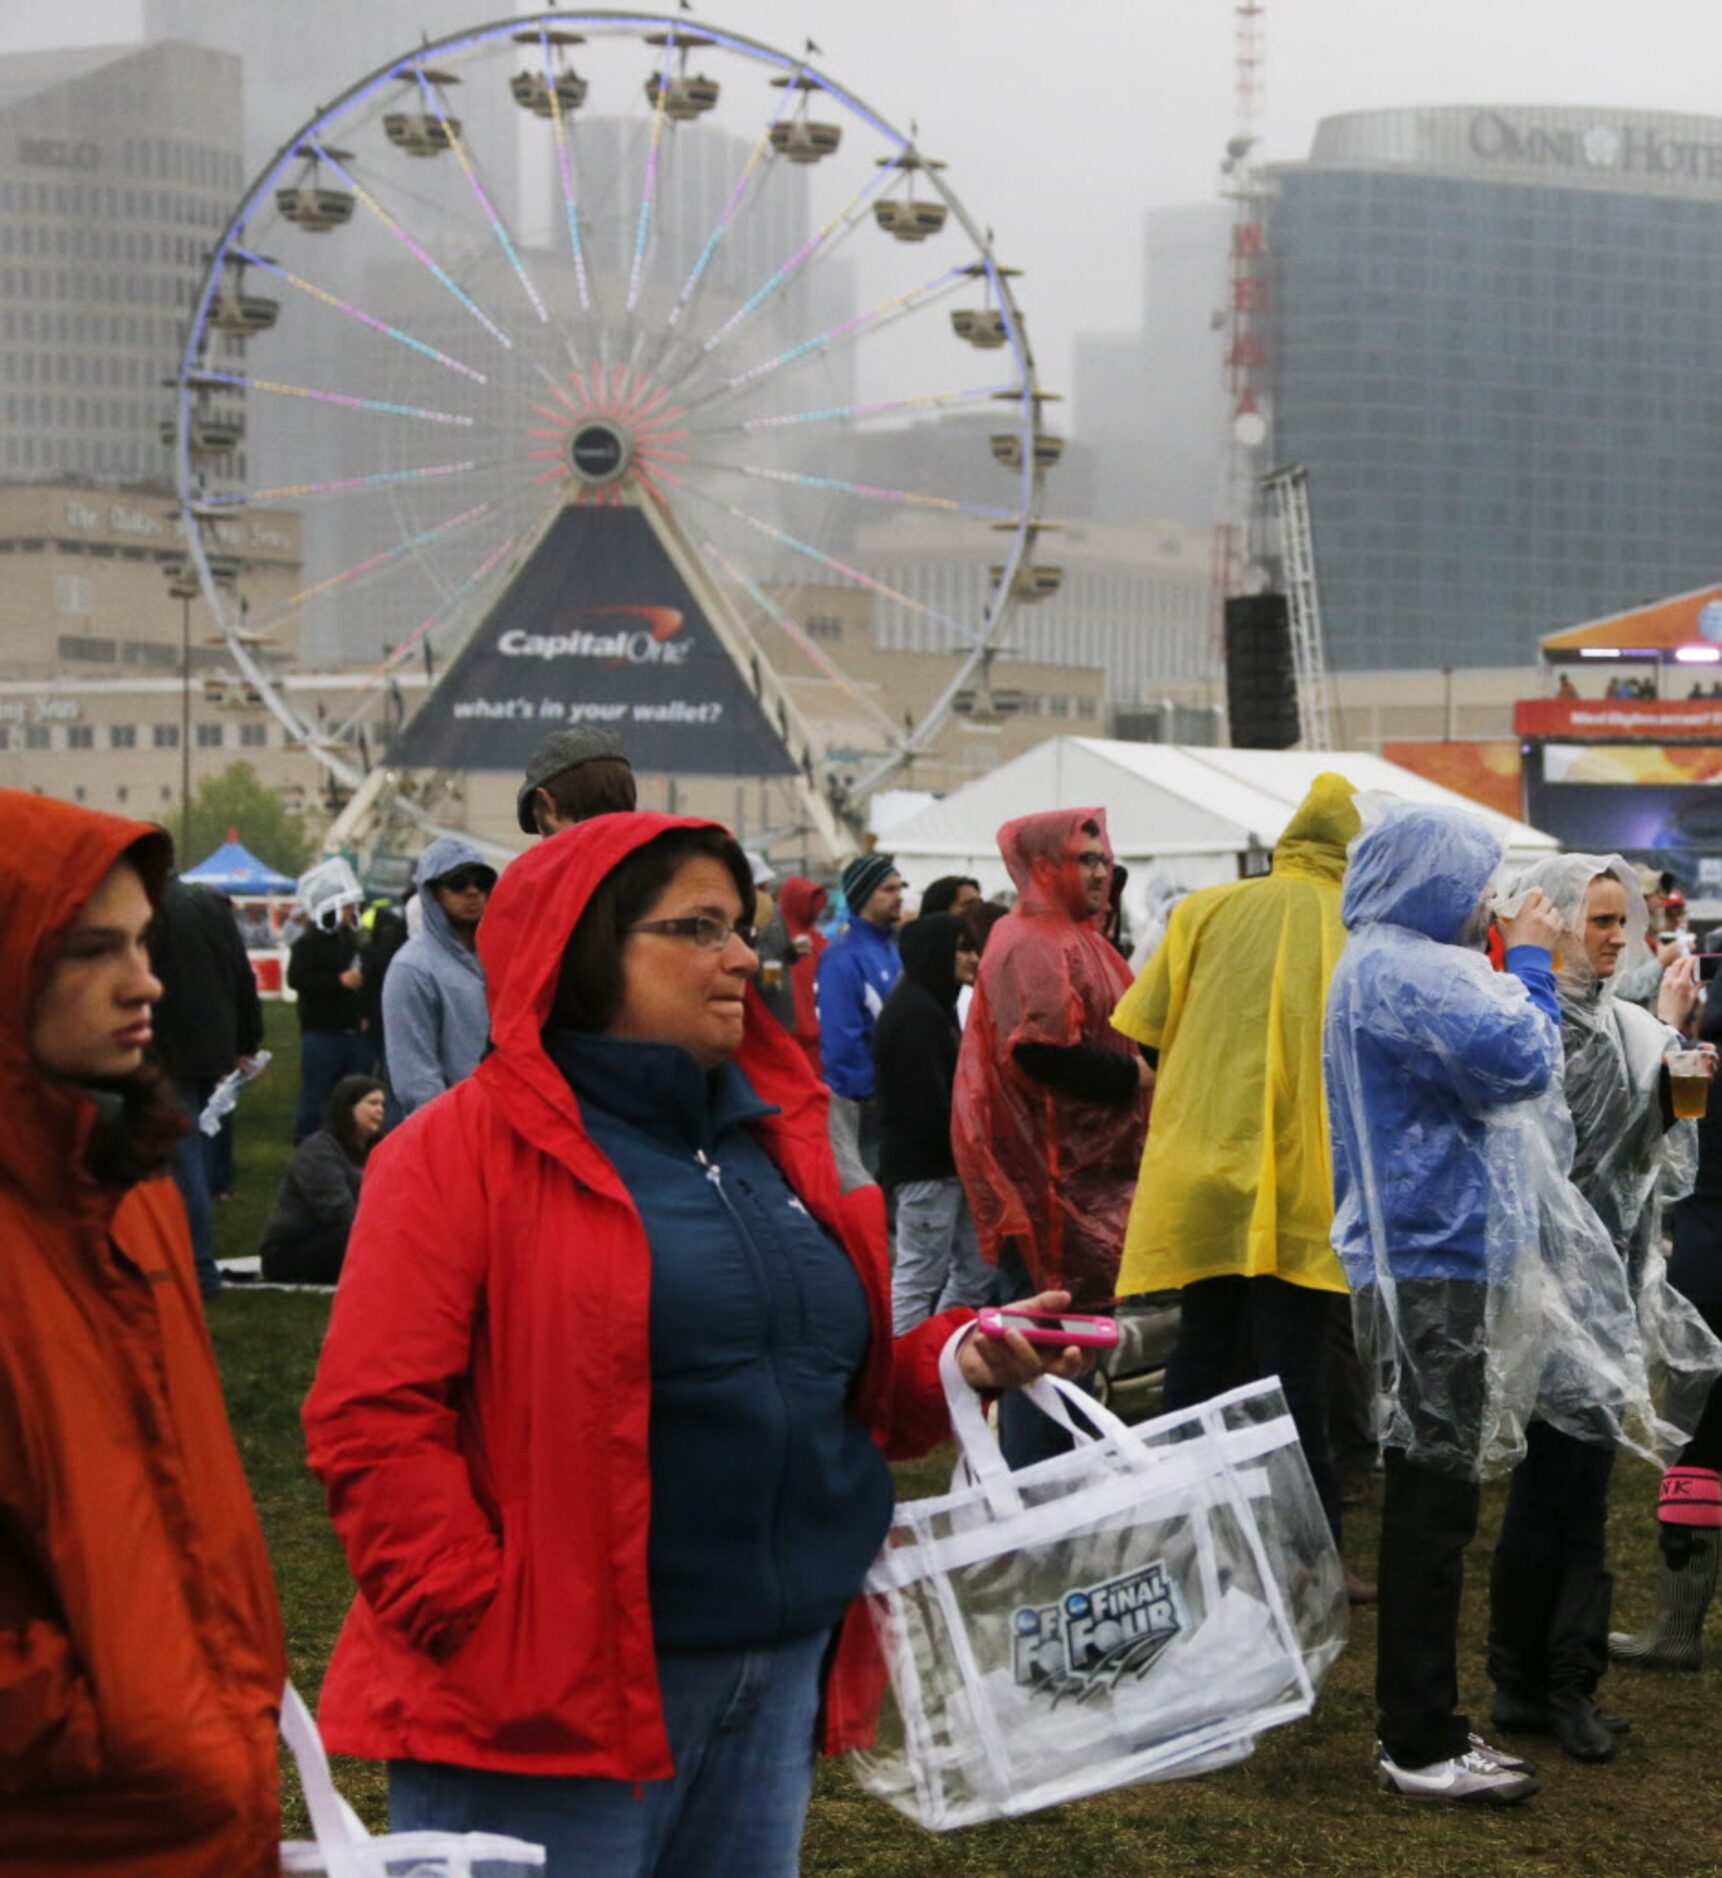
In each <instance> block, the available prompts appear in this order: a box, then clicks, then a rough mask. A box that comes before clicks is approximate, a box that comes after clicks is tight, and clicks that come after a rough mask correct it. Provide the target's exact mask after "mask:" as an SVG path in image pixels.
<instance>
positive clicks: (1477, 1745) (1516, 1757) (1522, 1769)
mask: <svg viewBox="0 0 1722 1878" xmlns="http://www.w3.org/2000/svg"><path fill="white" fill-rule="evenodd" d="M1467 1739H1468V1740H1469V1741H1470V1744H1471V1752H1472V1753H1473V1754H1481V1755H1484V1756H1485V1757H1486V1758H1487V1759H1489V1760H1491V1761H1493V1762H1494V1763H1495V1765H1496V1766H1497V1767H1504V1768H1506V1770H1507V1772H1508V1773H1510V1774H1534V1773H1535V1772H1536V1771H1537V1770H1536V1769H1535V1768H1534V1767H1533V1766H1532V1765H1531V1763H1530V1762H1529V1761H1527V1760H1526V1759H1525V1758H1524V1756H1523V1755H1522V1754H1510V1753H1509V1752H1508V1751H1507V1750H1506V1749H1505V1748H1498V1747H1496V1746H1495V1745H1494V1744H1493V1742H1489V1741H1485V1740H1484V1739H1483V1737H1482V1736H1481V1735H1470V1736H1468V1737H1467Z"/></svg>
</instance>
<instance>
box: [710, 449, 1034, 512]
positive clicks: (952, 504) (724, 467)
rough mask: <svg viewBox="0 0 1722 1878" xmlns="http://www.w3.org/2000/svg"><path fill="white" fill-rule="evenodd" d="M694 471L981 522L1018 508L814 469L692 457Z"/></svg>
mask: <svg viewBox="0 0 1722 1878" xmlns="http://www.w3.org/2000/svg"><path fill="white" fill-rule="evenodd" d="M687 461H688V465H689V467H690V468H691V469H704V470H717V471H720V472H722V473H723V474H726V475H733V476H751V477H753V478H754V479H755V480H756V481H758V482H770V483H790V484H793V485H794V486H796V487H797V488H801V489H825V490H829V491H830V492H831V493H832V494H833V495H842V496H854V497H856V498H857V499H858V500H860V501H863V502H889V503H891V504H892V505H893V506H897V505H900V504H904V503H906V504H908V505H909V506H910V507H911V508H919V509H941V510H943V511H944V512H945V513H946V514H951V515H973V516H976V517H978V518H979V519H980V520H982V521H1006V522H1008V521H1013V520H1014V519H1015V518H1016V510H1015V509H1001V508H999V507H997V506H995V505H994V504H991V503H986V502H962V501H959V500H958V499H957V498H956V497H955V496H934V495H926V494H921V493H917V492H916V491H915V490H913V489H885V488H881V487H879V486H878V485H877V484H874V483H852V482H845V481H844V479H843V478H842V477H840V476H816V475H814V474H813V472H812V471H811V470H787V469H769V468H767V467H766V466H764V465H763V464H757V463H729V462H724V461H722V460H721V459H719V458H717V457H702V456H690V457H689V458H688V459H687Z"/></svg>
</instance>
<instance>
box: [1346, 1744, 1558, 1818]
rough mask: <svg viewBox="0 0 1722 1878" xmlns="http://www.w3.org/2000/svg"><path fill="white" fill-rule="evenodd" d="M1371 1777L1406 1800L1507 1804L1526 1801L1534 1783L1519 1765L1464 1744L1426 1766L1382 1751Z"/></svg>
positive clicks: (1532, 1790) (1534, 1786) (1380, 1785)
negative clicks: (1401, 1762) (1401, 1760)
mask: <svg viewBox="0 0 1722 1878" xmlns="http://www.w3.org/2000/svg"><path fill="white" fill-rule="evenodd" d="M1375 1780H1376V1785H1377V1786H1379V1787H1380V1788H1381V1789H1382V1790H1383V1791H1384V1792H1386V1793H1397V1794H1399V1795H1400V1796H1401V1798H1403V1799H1407V1800H1449V1801H1453V1802H1456V1803H1459V1804H1469V1805H1481V1806H1511V1805H1513V1804H1514V1802H1515V1801H1518V1800H1528V1799H1529V1798H1530V1797H1531V1795H1532V1794H1533V1793H1535V1792H1536V1791H1537V1782H1536V1781H1534V1780H1533V1779H1532V1778H1531V1777H1530V1775H1529V1774H1527V1773H1525V1772H1523V1771H1522V1763H1521V1764H1520V1767H1519V1768H1514V1767H1509V1766H1506V1765H1504V1764H1503V1763H1502V1762H1501V1761H1499V1760H1497V1759H1496V1758H1495V1751H1494V1749H1492V1748H1488V1747H1486V1746H1484V1747H1468V1748H1467V1749H1466V1750H1465V1752H1464V1753H1463V1754H1458V1755H1455V1756H1454V1757H1453V1759H1452V1760H1450V1761H1435V1762H1433V1763H1431V1765H1429V1766H1428V1767H1401V1766H1399V1765H1398V1763H1397V1762H1395V1760H1394V1759H1393V1757H1392V1756H1391V1755H1390V1754H1388V1753H1387V1752H1386V1751H1385V1750H1383V1751H1382V1753H1381V1754H1380V1756H1379V1758H1378V1759H1377V1761H1376V1764H1375Z"/></svg>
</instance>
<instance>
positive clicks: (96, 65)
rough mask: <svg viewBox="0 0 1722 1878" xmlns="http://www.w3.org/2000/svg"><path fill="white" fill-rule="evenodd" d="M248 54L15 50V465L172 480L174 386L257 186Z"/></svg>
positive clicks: (6, 86)
mask: <svg viewBox="0 0 1722 1878" xmlns="http://www.w3.org/2000/svg"><path fill="white" fill-rule="evenodd" d="M239 75H240V67H239V62H238V60H236V59H232V58H228V57H226V56H224V55H222V54H220V53H215V52H208V51H204V50H201V49H199V48H197V47H193V46H184V45H178V44H173V43H163V44H160V45H154V46H147V47H144V48H142V49H141V50H136V49H131V48H124V47H121V48H114V47H108V48H94V49H89V50H83V51H73V52H44V53H22V54H18V55H15V56H13V57H9V58H0V413H3V414H4V420H5V421H4V429H3V434H0V476H4V477H6V478H9V479H15V478H59V477H65V476H68V475H71V476H79V477H88V478H90V479H92V480H93V481H100V482H106V483H109V484H122V483H130V484H136V483H153V484H157V485H160V484H162V483H163V482H164V481H165V478H166V476H167V473H168V452H167V450H166V449H165V448H164V446H163V445H162V443H161V440H160V436H159V432H158V425H159V422H160V419H161V418H162V417H163V415H165V413H166V410H167V399H166V395H165V394H164V392H163V391H162V382H163V380H164V379H166V378H168V377H169V376H170V375H171V374H172V372H173V371H174V369H175V368H176V366H177V364H178V361H179V356H180V349H181V346H182V345H183V343H184V334H185V321H186V316H187V313H188V310H189V308H190V305H191V300H192V294H193V291H194V289H195V287H196V283H197V281H198V278H199V276H200V275H201V273H202V269H203V256H204V253H205V251H206V250H207V249H208V247H209V245H210V244H211V242H212V241H213V240H214V238H215V235H216V233H217V232H218V231H219V230H220V228H221V225H222V223H223V222H224V221H225V220H226V217H227V213H228V210H229V209H230V207H231V206H232V202H233V199H234V196H235V195H236V194H237V192H238V189H239V187H240V184H241V181H242V167H241V157H240V142H241V137H240V112H241V102H240V76H239Z"/></svg>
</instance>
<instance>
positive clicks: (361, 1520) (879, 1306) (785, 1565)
mask: <svg viewBox="0 0 1722 1878" xmlns="http://www.w3.org/2000/svg"><path fill="white" fill-rule="evenodd" d="M752 897H753V890H752V883H751V877H750V874H749V870H748V867H747V864H746V861H745V859H744V858H743V856H742V853H741V850H740V849H739V848H738V847H737V846H736V845H735V843H734V842H733V841H732V840H731V839H730V838H729V836H728V835H727V834H725V833H724V831H723V830H721V829H719V828H717V827H715V826H714V825H712V824H710V823H702V822H691V821H686V820H680V819H677V818H673V817H669V816H663V815H642V814H636V815H608V816H602V817H599V818H597V819H595V820H593V821H589V822H586V823H583V824H581V825H579V826H577V827H574V828H570V829H567V830H564V831H563V832H562V833H560V834H558V835H555V836H553V837H552V838H551V839H550V840H548V841H546V842H544V843H543V844H542V845H541V846H539V847H537V848H535V849H533V850H532V851H531V852H530V853H528V854H526V855H523V856H522V857H521V858H520V859H518V860H517V861H515V862H514V863H513V864H512V865H511V866H510V868H509V869H508V871H507V872H506V874H504V876H503V878H502V880H501V882H500V884H499V885H498V887H497V890H496V892H495V894H494V896H493V897H492V899H491V902H490V906H489V908H488V910H487V912H486V915H485V921H484V924H483V926H482V927H481V928H480V929H479V947H480V952H481V956H482V958H483V963H484V968H485V978H486V982H487V987H488V996H489V1000H490V1015H491V1037H492V1041H493V1044H494V1048H493V1050H492V1052H491V1053H490V1055H489V1056H487V1057H486V1059H485V1060H484V1062H483V1063H482V1064H481V1065H480V1067H479V1069H478V1071H477V1073H476V1074H475V1075H474V1076H473V1077H472V1078H471V1079H469V1080H468V1081H467V1082H465V1083H463V1084H460V1085H459V1086H457V1087H456V1088H454V1089H452V1090H451V1091H449V1093H448V1094H447V1095H445V1096H444V1097H442V1098H441V1099H440V1100H438V1101H437V1102H435V1103H432V1104H431V1105H429V1106H428V1107H427V1108H426V1109H425V1110H423V1111H422V1112H421V1113H419V1114H417V1115H415V1116H413V1117H412V1118H411V1119H410V1120H409V1121H408V1122H407V1123H406V1124H405V1125H404V1126H403V1127H401V1128H400V1129H398V1130H397V1131H396V1132H395V1133H394V1134H393V1135H392V1136H391V1137H390V1138H389V1139H388V1140H387V1141H386V1142H385V1143H384V1144H383V1146H382V1147H381V1148H380V1149H379V1150H378V1151H377V1154H376V1156H375V1158H374V1160H373V1163H372V1166H371V1168H370V1170H369V1171H368V1173H367V1174H366V1178H365V1188H364V1195H363V1198H362V1199H361V1201H360V1207H359V1216H358V1220H357V1223H356V1225H355V1227H354V1232H353V1237H352V1240H351V1242H350V1246H349V1251H348V1257H347V1265H346V1268H345V1270H344V1272H343V1276H342V1281H341V1286H340V1289H339V1291H338V1293H337V1295H336V1302H335V1311H334V1317H333V1321H332V1323H331V1326H330V1331H329V1337H328V1341H327V1343H326V1344H325V1346H324V1352H323V1359H322V1363H321V1366H320V1368H319V1372H318V1377H317V1382H316V1386H315V1387H314V1388H313V1390H312V1392H311V1396H310V1398H309V1400H308V1401H307V1403H306V1407H305V1422H306V1428H307V1431H308V1434H309V1437H310V1452H311V1462H312V1465H313V1467H314V1468H315V1469H316V1471H317V1472H318V1474H319V1475H320V1476H321V1477H322V1479H323V1481H324V1484H325V1486H326V1488H327V1490H328V1494H329V1501H330V1506H331V1508H332V1511H333V1513H334V1517H335V1522H336V1526H337V1528H338V1529H339V1531H340V1534H341V1538H342V1541H343V1543H344V1544H345V1546H346V1550H347V1555H348V1559H349V1561H350V1562H351V1564H352V1567H353V1572H354V1575H355V1577H356V1578H357V1579H358V1583H359V1597H358V1599H357V1601H356V1602H355V1604H354V1606H353V1610H352V1612H351V1614H350V1616H349V1618H348V1620H347V1625H346V1628H345V1630H344V1631H343V1633H342V1636H341V1640H340V1643H339V1645H338V1646H337V1648H336V1652H335V1657H334V1661H333V1663H332V1664H331V1666H330V1670H329V1676H328V1680H327V1682H326V1684H325V1687H324V1691H323V1700H322V1714H321V1719H322V1723H323V1728H324V1733H325V1736H326V1738H327V1740H328V1742H329V1744H330V1746H331V1747H334V1748H336V1749H338V1750H342V1751H345V1752H347V1753H353V1754H363V1755H370V1756H374V1757H381V1758H385V1759H387V1760H389V1761H390V1762H391V1763H392V1765H391V1769H390V1790H391V1809H392V1812H393V1815H394V1823H395V1825H396V1826H397V1827H413V1826H436V1827H444V1828H451V1829H467V1828H473V1827H477V1826H478V1825H479V1824H480V1823H482V1824H483V1825H484V1826H487V1827H490V1828H493V1829H496V1830H500V1831H509V1832H514V1833H516V1834H518V1835H519V1836H521V1837H523V1838H527V1839H536V1840H538V1841H539V1842H541V1843H543V1844H544V1845H546V1846H547V1847H548V1848H549V1852H550V1862H549V1868H548V1869H549V1872H550V1874H551V1875H552V1878H555V1875H556V1874H558V1873H569V1874H574V1873H583V1872H587V1871H592V1872H598V1871H601V1872H604V1873H606V1874H618V1875H620V1874H640V1875H641V1878H645V1875H646V1874H652V1873H669V1872H675V1873H677V1874H695V1873H701V1872H711V1873H723V1874H735V1873H746V1874H748V1878H774V1875H775V1874H787V1873H791V1872H793V1871H794V1870H795V1869H796V1848H797V1845H798V1842H799V1839H800V1835H801V1826H802V1820H803V1817H804V1815H805V1811H806V1806H807V1798H808V1793H809V1790H810V1786H811V1780H812V1767H813V1752H814V1745H815V1736H816V1733H818V1732H821V1731H822V1733H823V1738H824V1742H825V1745H826V1747H827V1749H828V1750H829V1751H835V1750H838V1749H840V1748H842V1747H844V1746H846V1745H849V1744H851V1743H852V1742H853V1741H854V1740H855V1739H856V1738H857V1735H858V1733H859V1732H861V1731H863V1730H864V1729H865V1728H866V1726H867V1724H868V1721H869V1719H870V1709H871V1702H872V1699H873V1697H874V1695H875V1694H876V1690H877V1681H876V1663H875V1659H874V1657H873V1655H872V1651H871V1639H870V1637H869V1635H868V1633H867V1622H868V1620H867V1618H866V1615H865V1613H864V1612H863V1611H862V1610H861V1609H860V1607H859V1606H857V1605H856V1604H854V1602H853V1599H854V1596H855V1593H856V1591H857V1590H858V1588H859V1586H860V1583H861V1579H862V1576H863V1574H864V1573H865V1571H866V1569H867V1566H868V1564H869V1563H870V1562H871V1560H872V1557H873V1555H874V1553H875V1552H876V1551H877V1548H878V1546H879V1544H880V1542H881V1540H882V1539H883V1536H884V1533H885V1530H886V1527H887V1524H888V1522H889V1518H890V1511H891V1501H892V1490H891V1481H890V1475H889V1471H888V1469H887V1467H886V1464H885V1457H886V1455H887V1454H911V1453H915V1452H918V1451H921V1450H924V1449H925V1448H927V1447H929V1446H931V1445H932V1444H934V1443H935V1442H937V1441H939V1440H940V1439H942V1438H943V1437H944V1436H945V1435H946V1433H947V1432H948V1428H947V1421H946V1411H945V1405H944V1398H943V1393H942V1391H941V1389H940V1386H939V1382H938V1377H937V1360H938V1355H939V1351H940V1349H941V1348H942V1347H943V1345H944V1343H945V1341H946V1340H947V1339H948V1338H949V1337H950V1335H951V1334H952V1333H953V1331H955V1330H957V1329H959V1328H961V1326H962V1325H963V1324H964V1322H965V1320H966V1318H967V1317H968V1313H967V1312H958V1311H953V1312H947V1313H945V1314H944V1315H943V1316H941V1317H937V1318H934V1319H932V1320H930V1322H928V1323H926V1324H924V1325H922V1326H920V1327H919V1328H918V1329H917V1330H916V1331H915V1332H913V1333H912V1334H910V1335H909V1336H906V1337H903V1338H901V1339H898V1340H897V1341H896V1342H895V1344H893V1341H892V1337H891V1327H890V1298H889V1285H888V1279H887V1272H886V1259H885V1236H884V1217H883V1208H882V1205H881V1202H880V1198H879V1194H878V1191H877V1189H876V1188H868V1189H864V1190H862V1191H858V1192H854V1193H850V1194H847V1195H844V1194H842V1193H840V1191H839V1187H838V1181H837V1173H836V1168H835V1165H834V1163H833V1161H832V1158H831V1151H830V1148H829V1145H828V1142H827V1136H826V1129H825V1095H824V1091H823V1090H822V1089H821V1088H820V1086H819V1085H818V1083H817V1082H815V1080H814V1079H813V1077H812V1076H811V1074H810V1073H809V1071H808V1068H807V1062H806V1058H805V1057H804V1056H803V1055H802V1052H801V1050H800V1047H799V1046H798V1044H797V1043H796V1042H795V1040H794V1039H793V1038H792V1037H791V1036H789V1035H788V1033H786V1032H785V1031H784V1030H783V1029H782V1028H781V1027H780V1026H778V1025H777V1024H775V1023H774V1022H772V1020H771V1019H770V1018H769V1016H768V1015H767V1014H766V1013H765V1011H764V1007H763V1006H762V1005H761V1004H760V1003H759V1002H758V999H757V995H756V994H755V993H753V992H752V991H751V990H750V989H749V983H748V981H749V979H750V977H751V975H752V973H753V971H754V968H755V963H756V961H755V958H754V955H753V953H752V951H751V950H750V949H749V946H748V943H747V941H748V936H749V935H748V931H747V928H746V927H745V925H743V924H742V923H741V922H742V921H743V919H744V917H745V915H744V911H743V909H744V908H747V907H750V906H751V904H752ZM1064 1301H1065V1300H1064V1297H1063V1294H1062V1293H1049V1294H1047V1295H1046V1296H1045V1297H1044V1298H1043V1299H1042V1300H1041V1303H1042V1305H1043V1307H1044V1308H1047V1309H1058V1308H1061V1306H1062V1304H1063V1302H1064ZM961 1362H962V1367H963V1371H964V1374H965V1375H966V1376H967V1378H968V1379H969V1381H970V1382H971V1383H972V1384H974V1385H975V1386H977V1387H995V1388H996V1387H1011V1386H1014V1385H1017V1384H1019V1383H1021V1382H1024V1381H1026V1380H1028V1379H1029V1378H1030V1377H1032V1376H1033V1375H1035V1374H1037V1373H1038V1372H1039V1369H1040V1367H1041V1365H1040V1362H1039V1360H1038V1359H1037V1356H1036V1354H1035V1352H1034V1351H1033V1350H1031V1348H1030V1347H1029V1346H1028V1345H1027V1344H1026V1343H1025V1342H1023V1341H1022V1339H1021V1338H1019V1337H1012V1338H1011V1339H1010V1340H1009V1342H1008V1343H997V1342H994V1341H992V1340H990V1339H984V1338H978V1337H970V1338H969V1339H968V1340H967V1341H966V1342H965V1343H964V1344H963V1346H962V1351H961ZM1077 1363H1078V1355H1077V1352H1075V1351H1073V1350H1069V1351H1064V1352H1062V1353H1061V1354H1060V1356H1059V1357H1058V1359H1057V1361H1056V1362H1055V1363H1053V1364H1052V1365H1051V1367H1053V1368H1055V1369H1056V1370H1058V1371H1060V1372H1061V1373H1066V1374H1068V1373H1073V1372H1074V1370H1075V1369H1076V1367H1077Z"/></svg>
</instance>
